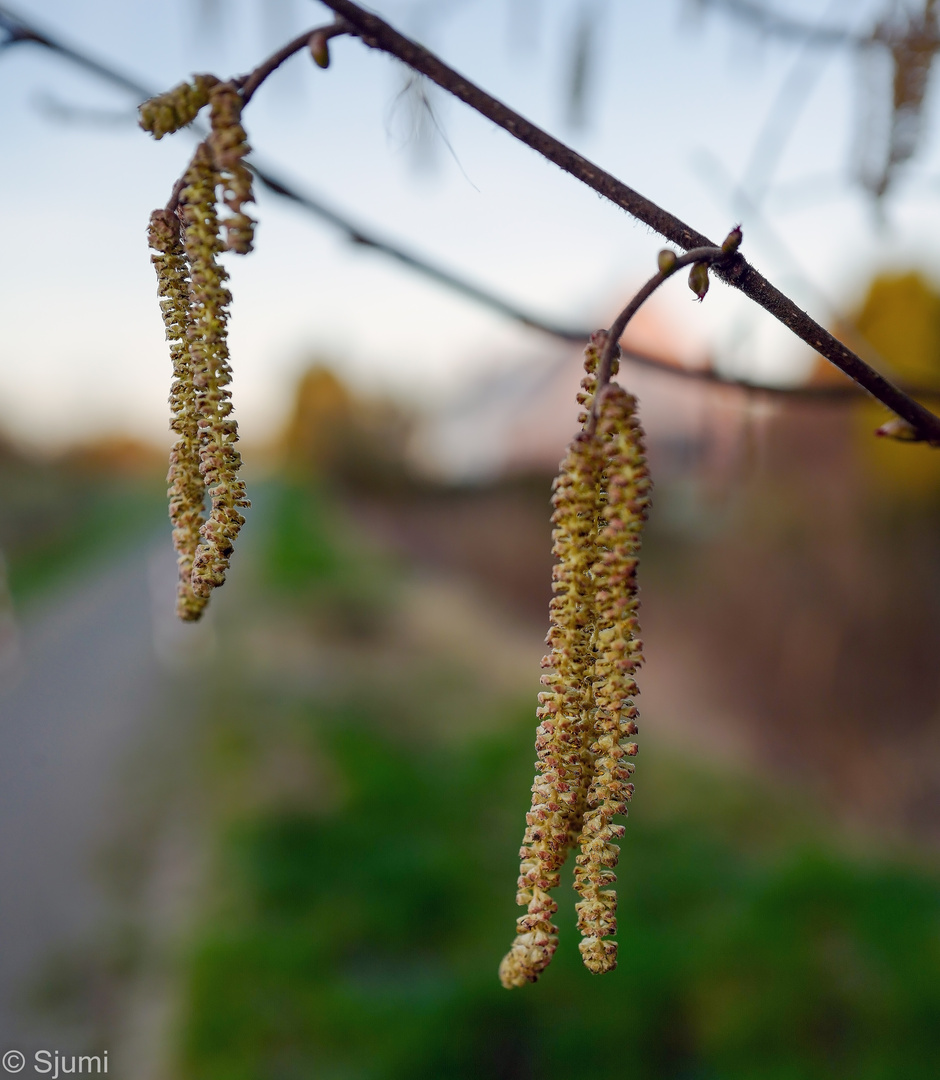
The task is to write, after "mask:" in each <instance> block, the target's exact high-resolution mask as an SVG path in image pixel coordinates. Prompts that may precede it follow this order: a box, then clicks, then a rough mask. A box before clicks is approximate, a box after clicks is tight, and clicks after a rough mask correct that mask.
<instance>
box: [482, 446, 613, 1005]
mask: <svg viewBox="0 0 940 1080" xmlns="http://www.w3.org/2000/svg"><path fill="white" fill-rule="evenodd" d="M596 493H597V442H596V439H595V438H594V436H593V435H590V434H588V433H586V432H581V433H579V434H578V436H577V437H576V438H575V440H574V442H573V443H572V444H571V446H570V447H569V449H568V453H567V454H566V456H565V459H564V460H563V462H562V465H561V471H560V473H559V476H558V478H557V480H556V481H555V493H554V496H553V500H552V501H553V504H554V507H555V511H554V514H553V515H552V521H553V523H554V525H555V529H554V530H553V533H552V537H553V539H554V541H555V543H554V547H553V552H554V554H555V555H556V556H557V559H558V562H557V563H556V564H555V568H554V571H553V582H552V589H553V591H554V596H553V598H552V603H551V608H550V614H551V627H550V629H549V632H548V638H547V642H548V644H549V645H550V646H551V652H550V653H549V655H548V656H547V657H545V659H544V660H543V661H542V666H543V667H546V668H548V669H550V670H549V672H548V673H547V674H545V675H543V676H542V682H543V684H544V685H545V686H546V687H548V689H547V690H546V691H545V692H543V693H541V694H539V708H538V712H537V715H538V717H539V719H540V721H541V722H540V724H539V728H538V732H537V734H536V740H535V746H536V750H537V752H538V761H537V763H536V769H537V775H536V778H535V782H534V783H533V785H532V806H531V808H530V810H529V812H528V814H527V815H526V826H527V827H526V831H525V836H524V838H523V844H522V849H521V851H520V853H519V855H520V859H521V865H520V871H519V885H518V892H517V895H516V902H517V903H519V904H520V905H525V906H526V908H527V910H526V914H525V915H522V916H521V917H520V918H519V919H518V920H517V922H516V939H515V941H514V942H513V944H512V947H511V949H510V950H509V952H508V953H507V954H506V956H505V958H504V959H503V962H502V964H501V965H500V969H499V975H500V979H501V981H502V983H503V985H504V986H506V987H514V986H523V985H524V984H525V983H527V982H534V981H535V980H536V979H537V978H538V976H539V974H540V973H541V972H542V971H543V970H544V969H545V968H546V967H547V966H548V964H549V962H550V961H551V959H552V956H553V954H554V952H555V948H556V945H557V928H556V927H555V926H554V925H553V924H552V922H551V917H552V915H553V914H554V913H555V911H557V909H558V905H557V904H556V903H555V901H554V900H553V899H552V898H551V896H550V895H549V893H550V890H551V889H553V888H555V887H556V886H557V885H558V871H559V870H560V868H561V866H562V864H563V863H564V861H565V857H566V856H567V854H568V851H569V849H570V847H571V842H572V834H573V832H574V830H573V828H572V821H573V817H574V814H575V813H576V811H577V804H578V799H579V793H580V791H581V788H582V784H583V764H582V742H583V739H582V730H583V725H584V718H583V716H582V710H583V706H584V694H583V687H584V685H585V680H587V679H589V677H590V670H591V666H592V657H591V635H592V630H593V626H592V619H593V602H592V601H593V597H592V595H591V579H590V573H589V571H590V567H591V564H592V562H593V550H594V548H593V544H594V528H595V520H596V507H595V499H596Z"/></svg>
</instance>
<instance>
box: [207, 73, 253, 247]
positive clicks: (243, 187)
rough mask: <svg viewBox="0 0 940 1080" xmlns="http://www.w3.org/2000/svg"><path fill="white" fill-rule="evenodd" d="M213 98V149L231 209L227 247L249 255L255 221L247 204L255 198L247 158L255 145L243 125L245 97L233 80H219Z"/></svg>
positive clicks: (211, 143)
mask: <svg viewBox="0 0 940 1080" xmlns="http://www.w3.org/2000/svg"><path fill="white" fill-rule="evenodd" d="M209 100H210V103H211V105H212V110H211V121H212V133H211V135H210V136H209V150H210V151H211V153H212V160H213V164H214V165H215V168H216V171H217V172H218V174H219V180H220V183H221V185H222V200H223V202H224V203H225V205H226V206H227V207H228V209H229V211H230V213H229V216H228V217H227V218H225V219H224V221H223V222H222V225H223V227H224V229H225V247H226V248H227V249H228V250H229V251H235V252H238V254H239V255H247V254H248V252H249V251H251V244H252V240H253V238H254V228H255V223H254V221H253V219H252V218H251V217H249V215H248V214H246V213H245V212H244V209H243V206H244V204H245V203H247V202H252V201H253V195H252V192H251V171H250V170H249V168H248V166H247V165H245V161H244V159H245V156H246V155H247V154H248V153H249V151H250V149H251V147H249V145H248V136H247V135H246V134H245V129H244V128H243V127H242V125H241V113H242V99H241V96H240V95H239V93H238V91H237V90H236V89H235V87H234V86H233V85H232V84H231V83H219V84H218V85H217V86H214V87H213V88H212V91H211V92H210V94H209Z"/></svg>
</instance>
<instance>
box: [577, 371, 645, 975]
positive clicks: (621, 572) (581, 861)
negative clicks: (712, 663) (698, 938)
mask: <svg viewBox="0 0 940 1080" xmlns="http://www.w3.org/2000/svg"><path fill="white" fill-rule="evenodd" d="M596 430H597V438H598V441H599V443H600V444H601V453H602V454H603V456H604V462H603V468H604V474H603V476H602V478H601V485H602V488H603V490H604V491H606V505H604V507H603V510H602V514H603V518H602V521H601V528H600V529H599V532H598V534H597V542H596V560H595V562H594V565H593V567H592V571H591V574H592V578H593V584H594V589H595V604H596V622H595V627H594V641H593V648H594V657H595V658H594V672H593V675H594V678H593V687H592V688H593V695H594V705H595V714H594V741H593V743H592V745H591V753H592V755H593V761H594V774H593V778H592V780H591V784H590V788H589V790H588V793H587V805H586V809H585V813H584V824H583V828H582V831H581V836H580V847H581V852H580V854H579V855H578V856H577V860H576V862H577V867H576V870H575V888H576V889H577V890H578V892H579V893H580V894H581V901H580V902H579V903H578V904H577V905H576V908H577V912H578V928H579V930H580V931H581V934H582V941H581V944H580V946H579V948H580V951H581V956H582V959H583V960H584V963H585V965H586V966H587V967H588V968H589V969H590V970H591V971H592V972H595V973H601V972H605V971H612V970H613V969H614V968H615V967H616V965H617V943H616V942H615V941H612V940H610V939H611V937H612V935H614V934H615V933H616V932H617V917H616V915H617V894H616V892H615V890H614V889H612V888H610V886H612V885H613V883H614V882H615V880H616V875H615V874H614V872H613V868H614V867H615V866H616V865H617V859H618V857H619V854H620V848H619V847H618V846H617V845H616V844H615V843H614V842H613V841H614V840H617V839H619V838H620V837H621V836H622V835H623V832H624V828H623V826H622V825H617V824H614V823H613V819H614V818H615V817H617V816H618V815H621V816H622V815H626V813H627V803H628V802H629V800H630V799H631V797H632V795H633V785H632V784H631V783H630V782H629V781H630V777H631V775H632V773H633V768H634V767H633V764H632V762H631V761H630V758H632V757H634V756H635V754H636V752H637V744H636V743H635V742H634V741H633V736H635V735H636V733H637V724H636V716H637V709H636V705H635V704H634V697H635V696H636V694H637V686H636V682H635V678H634V677H635V675H636V671H637V668H638V667H639V665H640V664H641V663H642V659H643V657H642V648H643V647H642V644H641V642H640V639H639V636H638V635H639V624H638V619H637V615H638V608H639V600H638V596H637V584H636V571H637V563H638V559H639V552H640V533H641V530H642V528H643V524H644V522H645V521H646V518H647V515H648V512H649V505H650V479H649V472H648V470H647V467H646V457H645V452H644V446H643V432H642V428H641V427H640V423H639V420H638V418H637V415H636V400H635V398H633V397H631V395H630V394H628V393H627V392H626V391H625V390H624V389H623V388H622V387H620V386H617V385H616V384H615V383H611V384H609V385H608V386H606V387H605V388H604V389H603V391H602V392H601V396H600V398H599V401H598V420H597V429H596Z"/></svg>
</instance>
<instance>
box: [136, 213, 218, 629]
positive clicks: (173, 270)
mask: <svg viewBox="0 0 940 1080" xmlns="http://www.w3.org/2000/svg"><path fill="white" fill-rule="evenodd" d="M149 239H150V246H151V247H152V248H154V249H155V251H156V252H157V254H156V255H152V256H151V261H152V262H153V265H154V268H155V269H156V271H157V289H158V293H159V296H160V310H161V311H162V313H163V323H164V326H165V327H166V336H167V340H168V341H169V343H170V360H171V361H172V363H173V382H172V385H171V387H170V410H171V415H172V419H171V421H170V428H171V430H172V431H175V432H176V436H177V439H176V443H175V444H174V446H173V449H172V450H171V451H170V471H169V474H168V475H167V483H168V484H169V491H168V494H169V499H170V521H171V522H172V523H173V546H174V548H175V549H176V559H177V565H178V567H179V582H178V584H177V591H176V613H177V615H178V616H179V617H180V618H181V619H183V620H185V621H186V622H193V621H195V620H196V619H198V618H199V616H200V615H201V614H202V610H203V608H204V607H205V604H206V601H205V599H204V598H203V597H200V596H196V594H195V593H194V592H193V587H192V572H193V559H194V558H195V555H196V548H197V547H198V545H199V530H200V528H201V527H202V511H203V503H204V502H205V494H206V487H205V483H204V481H203V479H202V475H201V474H200V472H199V431H198V426H197V423H198V411H197V407H196V388H195V385H194V383H193V365H192V357H191V355H190V351H189V338H188V336H187V331H188V329H189V323H190V318H191V312H190V307H191V303H190V291H189V263H188V261H187V259H186V252H185V251H184V249H183V242H182V238H181V237H180V223H179V219H178V218H177V217H176V215H175V214H173V213H171V212H170V211H167V210H154V212H153V214H152V215H151V217H150V231H149Z"/></svg>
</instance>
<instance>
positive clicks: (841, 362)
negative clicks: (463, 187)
mask: <svg viewBox="0 0 940 1080" xmlns="http://www.w3.org/2000/svg"><path fill="white" fill-rule="evenodd" d="M323 3H325V4H326V5H327V7H329V8H331V9H332V10H333V11H334V12H335V13H336V14H337V15H341V16H342V17H343V18H344V19H346V20H347V22H349V23H350V24H351V26H352V27H353V31H354V32H355V34H356V35H357V36H358V37H359V38H360V39H361V40H362V41H363V43H364V44H365V45H367V46H369V47H370V48H374V49H378V50H380V51H382V52H386V53H388V54H389V55H391V56H395V57H397V58H398V59H399V60H401V61H402V62H404V63H405V64H407V65H408V66H409V67H411V68H413V69H414V70H415V71H419V72H420V73H421V74H422V75H425V76H427V78H429V79H431V81H432V82H435V83H437V85H438V86H440V87H442V88H443V89H445V90H447V91H448V92H449V93H451V94H453V95H454V96H455V97H457V98H459V99H460V100H461V101H463V102H464V103H465V104H467V105H469V106H470V107H471V108H472V109H474V110H475V111H477V112H479V113H480V114H481V115H482V116H485V117H487V119H489V120H492V121H493V123H495V124H497V125H498V126H499V127H501V128H503V130H505V131H507V132H509V134H510V135H512V136H513V137H514V138H516V139H518V140H519V141H520V142H523V143H525V144H526V145H527V146H529V147H531V148H532V149H533V150H535V151H536V152H537V153H539V154H541V155H542V157H544V158H546V159H547V160H549V161H552V162H554V163H555V164H556V165H558V166H559V168H561V169H563V170H564V171H565V172H567V173H570V174H571V175H572V176H574V177H575V178H576V179H578V180H580V181H582V183H584V184H586V185H587V186H588V187H590V188H591V190H592V191H596V192H597V193H598V194H599V195H603V196H604V197H605V198H607V199H609V200H610V201H611V202H613V203H614V204H615V205H617V206H619V207H621V208H622V209H624V210H626V211H627V212H628V213H629V214H631V215H632V216H633V217H635V218H637V219H638V220H640V221H642V222H644V223H645V224H647V225H649V226H650V228H652V229H655V230H656V232H658V233H659V234H660V235H661V236H664V237H666V239H667V240H671V241H672V242H673V243H674V244H678V245H679V246H680V247H681V248H682V249H683V250H684V251H688V250H690V249H691V248H697V247H714V246H715V245H714V244H713V243H712V242H711V241H710V240H709V239H708V237H707V236H703V235H702V234H701V233H699V232H696V231H695V230H694V229H692V228H691V227H690V226H689V225H686V223H685V222H684V221H682V220H681V219H679V218H677V217H676V216H675V215H674V214H670V213H669V212H668V211H666V210H663V209H662V207H660V206H657V205H656V203H654V202H651V201H650V200H649V199H647V198H645V197H644V196H643V195H640V194H639V193H638V192H636V191H634V190H633V189H632V188H630V187H628V186H627V185H626V184H624V183H622V182H621V181H620V180H618V179H617V178H616V177H614V176H611V174H610V173H608V172H605V171H604V170H603V169H601V168H600V167H599V166H597V165H595V164H594V163H593V162H591V161H589V160H588V159H587V158H585V157H582V156H581V155H580V154H578V153H576V152H575V151H574V150H572V149H571V148H570V147H568V146H566V145H565V144H564V143H562V142H559V140H558V139H556V138H554V137H553V136H551V135H549V134H548V133H547V132H545V131H543V130H542V129H541V128H539V127H537V126H536V125H535V124H533V123H531V122H530V121H528V120H526V119H525V118H524V117H522V116H520V115H519V113H517V112H514V111H513V110H512V109H510V108H508V107H507V106H506V105H504V104H503V103H502V102H500V101H497V100H496V98H494V97H492V96H491V95H489V94H487V93H486V92H485V91H483V90H481V89H480V88H479V87H478V86H476V85H475V84H474V83H472V82H470V81H469V80H468V79H466V78H464V77H463V76H462V75H460V74H459V73H458V72H456V71H454V69H453V68H450V67H448V66H447V65H446V64H444V63H443V62H442V61H441V60H439V59H438V58H437V57H436V56H435V55H434V54H433V53H431V52H429V51H428V50H427V49H425V48H424V47H423V46H421V45H418V44H417V43H416V42H414V41H411V40H410V39H409V38H406V37H405V36H404V35H403V34H400V33H399V32H398V31H397V30H395V29H394V28H393V27H391V26H389V24H388V23H386V22H385V21H384V20H383V19H380V18H379V17H378V16H377V15H372V14H370V13H369V12H367V11H364V10H363V9H362V8H361V7H359V5H358V4H355V3H353V2H352V0H323ZM718 276H719V277H720V278H721V279H722V280H723V281H725V282H726V283H727V284H729V285H732V286H734V287H735V288H736V289H739V290H740V291H741V292H742V293H744V295H745V296H747V297H748V298H749V299H751V300H753V301H754V302H755V303H757V304H759V305H760V306H761V307H762V308H764V310H765V311H768V312H769V313H770V314H771V315H773V316H774V317H775V318H776V319H778V320H779V321H780V322H782V323H783V324H784V326H786V327H788V328H789V329H790V330H792V331H793V333H794V334H796V335H797V337H799V338H802V340H803V341H805V342H806V343H807V344H808V345H810V346H812V348H813V349H815V350H816V352H818V353H820V354H821V355H822V356H824V357H825V358H826V359H827V360H829V361H830V362H831V363H833V364H835V365H836V367H838V368H840V369H841V370H842V371H844V372H845V374H846V375H848V376H849V378H851V379H853V380H854V381H855V382H857V383H858V384H859V385H860V386H862V387H864V388H865V389H866V390H867V391H868V392H869V393H870V394H871V395H872V397H874V398H877V399H878V400H879V401H880V402H881V403H882V404H883V405H886V406H887V407H888V408H889V409H890V410H891V411H892V412H894V413H896V414H897V415H898V416H901V417H903V419H905V420H906V421H907V422H908V423H909V424H910V425H911V426H912V428H913V429H914V430H915V432H916V433H917V436H918V438H919V439H921V440H926V441H928V442H930V443H932V444H937V445H940V417H937V416H935V415H934V414H933V413H932V412H930V411H929V410H928V409H925V408H924V406H923V405H921V404H920V403H919V402H917V401H915V400H914V399H913V398H911V397H909V396H908V395H907V394H905V393H904V392H903V391H902V390H900V389H899V388H898V387H897V386H894V385H893V384H892V383H891V382H889V381H888V380H887V379H886V378H885V377H884V376H883V375H881V374H879V372H877V371H875V370H874V368H872V367H869V365H868V364H866V363H865V361H864V360H862V358H861V357H860V356H857V355H856V354H855V353H854V352H852V350H851V349H849V348H847V347H846V346H845V345H843V344H842V342H840V341H838V340H837V339H836V338H835V337H833V335H832V334H830V333H829V331H828V330H826V329H824V328H823V327H822V326H820V325H819V323H817V322H816V321H815V320H814V319H812V318H810V316H809V315H807V314H806V312H805V311H802V310H801V309H800V308H799V307H797V305H796V304H795V303H794V302H793V301H792V300H791V299H790V298H789V297H788V296H786V295H785V294H784V293H782V292H781V291H780V290H779V289H777V288H776V287H775V286H773V285H772V284H771V283H770V282H769V281H767V279H766V278H764V277H763V276H762V275H761V274H759V273H758V272H757V271H756V270H755V269H754V268H753V267H752V266H751V265H750V264H749V263H748V262H747V260H746V259H745V258H744V257H743V256H742V255H740V254H738V255H735V256H734V258H733V259H729V260H727V262H724V261H723V263H722V267H721V269H720V270H719V271H718Z"/></svg>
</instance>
